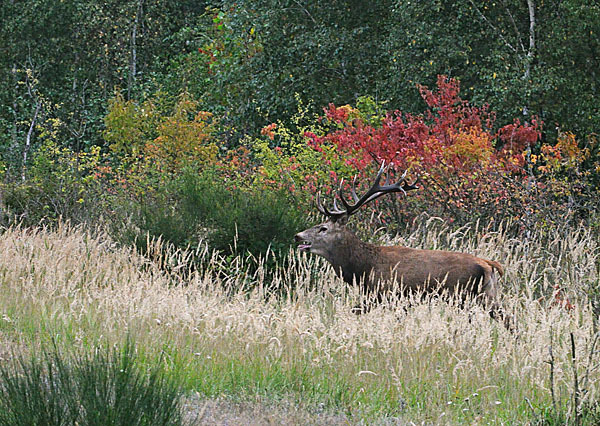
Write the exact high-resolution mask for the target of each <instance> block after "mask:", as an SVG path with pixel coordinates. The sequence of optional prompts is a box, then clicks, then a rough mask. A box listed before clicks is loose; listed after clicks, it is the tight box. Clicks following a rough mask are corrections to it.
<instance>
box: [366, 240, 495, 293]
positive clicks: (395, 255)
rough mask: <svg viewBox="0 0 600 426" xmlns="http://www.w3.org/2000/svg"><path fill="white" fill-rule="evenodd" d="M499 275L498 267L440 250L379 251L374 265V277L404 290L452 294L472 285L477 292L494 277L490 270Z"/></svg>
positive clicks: (467, 255) (405, 248) (480, 260)
mask: <svg viewBox="0 0 600 426" xmlns="http://www.w3.org/2000/svg"><path fill="white" fill-rule="evenodd" d="M494 268H496V269H498V270H499V272H500V273H502V270H501V267H500V265H498V264H497V263H496V262H491V261H488V260H485V259H481V258H479V257H476V256H473V255H470V254H467V253H457V252H448V251H441V250H419V249H412V248H408V247H402V246H391V247H380V248H379V253H378V258H377V262H376V264H375V265H374V269H375V270H374V272H375V274H374V275H375V276H379V277H380V279H383V280H390V279H394V278H395V280H396V281H398V282H401V283H402V285H403V286H404V287H405V288H407V289H412V290H414V289H417V288H420V289H423V290H432V289H434V288H436V289H437V288H440V285H441V286H442V288H444V289H448V290H450V291H452V290H453V289H455V288H456V286H457V285H459V284H460V285H466V284H472V286H470V287H469V288H470V289H471V290H472V291H473V292H478V291H479V289H478V287H479V284H480V282H481V281H482V279H483V281H486V279H488V278H489V277H491V276H493V273H494V271H493V269H494Z"/></svg>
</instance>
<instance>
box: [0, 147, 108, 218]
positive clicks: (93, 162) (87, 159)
mask: <svg viewBox="0 0 600 426" xmlns="http://www.w3.org/2000/svg"><path fill="white" fill-rule="evenodd" d="M101 159H102V155H101V153H100V148H98V147H94V148H92V149H91V151H90V152H88V153H84V152H82V153H75V152H73V151H71V150H69V149H68V148H60V147H59V146H57V145H56V144H55V143H54V142H50V141H48V142H46V143H44V145H42V146H41V147H40V148H39V149H38V150H37V151H36V152H35V153H34V155H33V158H32V162H31V165H30V167H29V168H28V169H27V172H26V174H25V177H26V179H25V180H21V179H20V178H17V179H16V180H13V181H12V182H10V181H9V182H8V183H5V184H3V185H2V187H1V188H0V190H1V191H2V196H3V199H4V205H5V209H6V213H5V214H6V216H8V220H9V221H11V220H16V221H19V222H22V223H24V224H26V225H37V224H39V223H40V222H46V223H52V222H56V221H57V220H59V219H61V218H62V219H63V220H67V219H68V220H71V221H73V222H83V221H86V220H89V219H91V218H92V217H94V215H96V214H99V211H98V205H99V201H100V192H99V191H98V189H99V182H98V180H97V179H96V176H95V171H96V170H97V167H98V166H99V165H100V162H101Z"/></svg>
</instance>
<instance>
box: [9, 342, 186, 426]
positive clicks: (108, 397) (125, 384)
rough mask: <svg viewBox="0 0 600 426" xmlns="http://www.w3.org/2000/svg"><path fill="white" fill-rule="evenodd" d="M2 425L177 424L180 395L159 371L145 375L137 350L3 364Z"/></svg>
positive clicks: (50, 355) (52, 354)
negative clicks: (139, 363)
mask: <svg viewBox="0 0 600 426" xmlns="http://www.w3.org/2000/svg"><path fill="white" fill-rule="evenodd" d="M0 378H1V379H2V386H0V425H7V426H8V425H11V426H13V425H15V426H16V425H47V426H52V425H74V424H84V425H128V426H129V425H178V424H181V412H180V399H181V398H180V396H181V395H180V390H179V388H178V386H176V384H175V383H174V382H173V381H171V380H170V379H168V378H166V377H165V376H164V375H163V374H162V373H161V372H160V370H159V368H158V367H155V368H153V369H151V371H150V372H148V373H147V372H145V371H143V370H142V369H141V368H140V367H139V366H138V364H137V361H136V356H135V354H134V352H133V347H132V345H131V344H130V343H127V344H126V345H125V346H124V347H123V348H122V349H121V350H118V349H113V350H112V351H111V350H97V351H94V352H93V353H92V354H78V355H75V356H72V357H66V356H64V355H63V354H61V353H60V352H59V351H58V349H57V348H56V347H54V348H53V349H51V350H48V351H44V353H43V355H42V357H40V358H35V357H32V358H31V359H30V360H25V359H23V358H20V359H18V362H17V363H16V364H13V363H4V364H2V365H0Z"/></svg>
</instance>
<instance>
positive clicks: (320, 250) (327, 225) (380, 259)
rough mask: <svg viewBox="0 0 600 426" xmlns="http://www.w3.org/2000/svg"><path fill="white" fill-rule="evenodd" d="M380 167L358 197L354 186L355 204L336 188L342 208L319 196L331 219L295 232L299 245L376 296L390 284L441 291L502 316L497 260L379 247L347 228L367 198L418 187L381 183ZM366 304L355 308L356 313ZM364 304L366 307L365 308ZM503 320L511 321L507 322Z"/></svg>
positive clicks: (500, 271)
mask: <svg viewBox="0 0 600 426" xmlns="http://www.w3.org/2000/svg"><path fill="white" fill-rule="evenodd" d="M383 171H384V168H383V166H382V168H381V169H380V171H379V173H378V175H377V178H376V180H375V184H374V185H373V187H371V189H370V190H369V191H368V192H367V193H366V194H365V195H364V196H363V197H361V198H360V199H359V198H358V196H357V195H356V192H355V190H354V188H353V189H352V197H353V199H354V201H355V204H354V205H349V204H348V203H347V202H346V201H345V200H344V198H343V196H342V194H341V190H340V199H341V200H342V202H343V204H344V206H345V207H346V209H345V210H340V209H338V208H337V206H336V205H335V204H334V206H335V207H334V210H332V211H330V210H327V209H326V208H324V207H323V206H322V204H321V201H320V199H319V198H318V199H317V206H318V208H319V210H320V211H321V212H322V213H323V214H325V215H326V216H328V217H329V220H328V221H326V222H324V223H321V224H319V225H316V226H314V227H312V228H309V229H307V230H305V231H302V232H300V233H298V234H297V235H296V241H297V242H298V243H300V244H299V246H298V248H299V249H300V250H304V251H307V252H309V253H314V254H317V255H319V256H322V257H324V258H325V259H327V260H328V261H329V263H331V265H332V266H333V268H334V270H335V271H336V273H337V274H338V276H340V277H342V278H343V279H344V281H345V282H347V283H349V284H352V283H357V284H358V285H359V286H360V287H361V289H363V290H364V291H365V292H368V293H371V294H373V293H375V294H374V295H375V296H377V298H381V296H382V295H383V294H384V293H385V292H389V291H390V290H391V289H392V288H398V289H402V290H403V291H404V292H405V293H408V292H411V291H414V292H423V293H434V292H435V293H442V294H444V293H445V294H448V295H451V296H457V297H459V298H461V299H465V298H466V297H469V296H470V297H474V298H476V299H478V300H479V301H481V302H482V303H483V304H484V305H485V306H486V307H487V308H489V309H490V314H491V315H492V316H496V314H499V315H500V316H502V317H504V315H503V313H502V310H501V308H500V304H499V302H498V296H499V288H498V283H497V281H498V278H499V277H500V276H502V274H503V270H502V266H500V264H499V263H497V262H494V261H491V260H486V259H481V258H479V257H476V256H473V255H470V254H467V253H458V252H449V251H439V250H418V249H412V248H408V247H403V246H377V245H373V244H370V243H367V242H364V241H362V240H360V239H359V238H358V237H357V236H356V235H355V234H354V233H353V232H351V231H350V230H348V229H347V228H346V222H347V219H348V217H349V216H350V215H351V214H352V213H354V212H355V211H356V210H357V209H358V208H359V207H361V206H362V205H364V204H366V203H367V202H369V201H371V200H373V199H375V198H377V197H379V196H381V195H383V194H386V193H390V192H404V193H405V192H406V191H408V190H413V189H416V188H417V186H416V185H415V183H413V184H412V185H409V184H407V183H406V181H405V180H404V179H402V180H401V181H400V182H398V183H396V184H394V185H385V186H380V185H379V181H380V179H381V175H382V173H383ZM364 308H365V307H358V308H355V309H356V311H357V312H362V311H364ZM367 309H368V308H367ZM504 319H505V324H506V325H507V327H510V326H509V324H508V323H509V321H508V319H507V318H504Z"/></svg>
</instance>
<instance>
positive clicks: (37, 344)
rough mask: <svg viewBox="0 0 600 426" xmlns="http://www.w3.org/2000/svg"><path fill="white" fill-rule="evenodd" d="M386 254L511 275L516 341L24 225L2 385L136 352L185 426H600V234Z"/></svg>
mask: <svg viewBox="0 0 600 426" xmlns="http://www.w3.org/2000/svg"><path fill="white" fill-rule="evenodd" d="M374 238H375V237H374ZM379 242H380V243H382V244H390V243H396V244H405V245H408V246H410V247H415V248H438V249H439V248H442V249H449V250H458V251H464V252H469V253H473V254H476V255H478V256H481V257H485V258H488V259H494V260H497V261H499V262H500V263H502V264H503V265H504V267H505V276H504V278H503V279H502V280H501V283H502V285H503V288H504V290H503V291H504V294H503V303H504V305H505V307H506V309H507V310H508V311H509V312H511V314H513V315H514V316H515V318H516V321H517V324H518V332H517V333H516V334H511V333H510V332H508V331H507V330H506V329H505V328H504V327H503V326H502V324H501V323H500V322H497V321H494V320H492V319H490V318H489V316H488V314H487V313H486V312H484V311H483V310H482V309H481V308H480V307H479V306H477V305H472V306H469V307H468V308H467V309H459V308H458V307H457V306H454V304H452V303H447V302H445V301H440V300H436V299H426V300H425V301H423V302H420V303H410V304H409V302H410V301H408V300H404V299H394V298H391V300H388V301H386V303H384V304H383V306H380V307H378V308H376V309H374V310H373V311H371V312H370V313H368V314H366V315H363V316H356V315H354V314H352V313H351V307H352V306H353V305H354V304H355V303H356V300H357V298H358V297H359V295H358V292H357V290H356V289H355V288H350V287H348V286H346V285H345V284H344V283H343V282H342V281H340V280H339V279H338V278H336V277H335V275H334V274H333V271H332V270H331V269H330V268H329V267H328V266H327V265H326V264H324V263H322V262H321V261H319V260H317V259H314V258H311V257H310V256H306V255H303V254H297V253H292V254H291V255H290V260H289V262H288V263H287V264H286V265H285V266H284V267H280V268H278V269H276V270H274V271H267V270H265V268H264V267H259V268H258V269H257V270H256V272H254V273H252V274H248V273H246V266H245V265H246V262H248V259H241V258H238V259H233V260H232V259H223V258H221V257H219V256H218V255H217V254H216V253H211V252H209V251H208V249H206V247H204V246H202V245H200V246H199V247H198V248H196V249H190V250H191V251H187V252H186V251H177V250H174V249H170V248H169V247H167V246H166V245H165V244H163V243H162V242H161V241H151V242H150V246H151V250H150V255H148V256H145V257H144V256H141V255H140V254H138V253H136V252H135V250H133V249H132V248H128V247H121V246H119V245H118V244H116V243H115V242H114V241H113V240H111V238H110V237H109V236H108V235H107V234H105V233H104V232H102V231H101V230H96V231H93V232H92V231H88V230H85V229H84V228H80V227H72V226H68V225H62V226H59V227H58V228H57V229H54V230H48V229H45V228H34V229H24V228H19V227H12V228H9V229H6V230H4V231H3V232H2V233H1V234H0V357H1V359H2V365H4V367H3V371H4V373H5V374H6V372H7V371H8V370H9V369H8V367H6V366H7V365H16V366H17V367H15V371H20V370H19V368H22V367H23V366H24V365H25V364H26V363H25V362H24V361H23V360H24V359H35V358H36V357H39V356H41V355H40V354H42V353H46V352H47V351H50V352H53V351H54V352H56V353H60V354H63V355H64V356H65V357H67V358H68V359H70V358H69V357H72V356H75V355H76V354H90V353H98V352H99V351H100V353H102V351H104V350H111V348H117V349H116V350H120V349H119V348H123V347H126V346H128V345H129V346H130V348H131V351H132V353H133V354H134V355H135V356H134V358H135V362H136V363H137V365H139V366H140V368H141V370H142V371H154V370H156V369H158V370H160V372H161V374H164V377H167V378H169V379H172V380H173V381H174V382H176V383H177V386H178V388H179V389H180V390H181V391H182V392H183V395H184V397H183V408H184V410H187V411H189V413H188V414H186V416H187V421H188V422H193V421H194V418H195V417H198V419H196V421H198V422H199V423H202V422H206V423H212V422H216V423H218V422H223V423H226V422H227V414H224V413H227V412H229V413H230V414H229V416H230V417H229V421H230V422H231V421H232V420H231V419H238V421H240V422H248V423H252V422H255V423H261V422H264V423H268V422H269V421H278V422H292V423H307V424H308V423H319V422H320V423H324V424H332V423H346V422H349V423H351V424H353V423H360V422H367V423H385V424H390V423H396V422H397V423H400V424H404V423H408V422H414V423H417V424H419V423H421V422H424V423H426V424H432V423H433V424H461V423H465V424H489V423H494V424H495V423H497V424H523V423H538V422H539V423H547V424H553V423H556V424H562V423H564V422H572V423H578V422H582V423H588V424H593V423H595V422H596V421H597V420H598V408H597V406H596V404H595V401H597V400H598V392H599V391H600V371H599V369H598V366H599V365H600V354H599V351H600V344H598V343H597V340H598V336H599V335H598V334H597V323H598V310H599V308H600V306H599V305H598V304H599V303H600V302H599V301H600V276H599V270H600V258H599V256H600V249H599V245H598V238H597V235H594V234H593V233H590V232H588V231H586V230H583V229H582V230H578V231H572V232H570V233H567V234H561V235H559V234H556V235H554V234H551V235H543V234H541V233H540V234H531V235H529V236H528V238H526V239H525V238H512V237H510V236H509V235H508V234H507V233H506V232H504V231H503V230H502V229H499V230H498V229H496V230H494V231H492V230H491V228H488V227H485V226H481V225H479V224H475V225H472V226H468V227H464V228H460V229H458V230H451V229H449V228H445V227H444V226H442V225H440V223H439V222H438V221H437V220H435V219H430V220H428V221H424V223H423V225H422V226H421V227H420V228H418V229H415V230H414V231H412V232H411V233H410V234H406V235H403V236H402V237H399V238H396V239H395V240H393V241H389V240H388V238H387V237H385V236H381V237H379ZM192 254H193V255H194V256H195V257H196V258H200V259H202V261H201V262H200V263H199V264H201V265H202V267H200V268H197V269H194V268H191V263H190V261H189V259H190V258H191V257H192ZM573 350H574V351H575V353H574V355H575V356H574V357H573ZM54 352H53V353H54ZM73 354H75V355H73ZM18 360H21V364H19V363H16V364H15V361H18ZM19 365H20V366H21V367H19ZM11 371H12V370H11ZM2 401H4V399H3V400H2ZM3 403H4V402H3ZM1 408H2V407H0V409H1ZM219 416H220V417H219ZM223 416H225V417H223ZM219 419H221V420H219Z"/></svg>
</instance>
